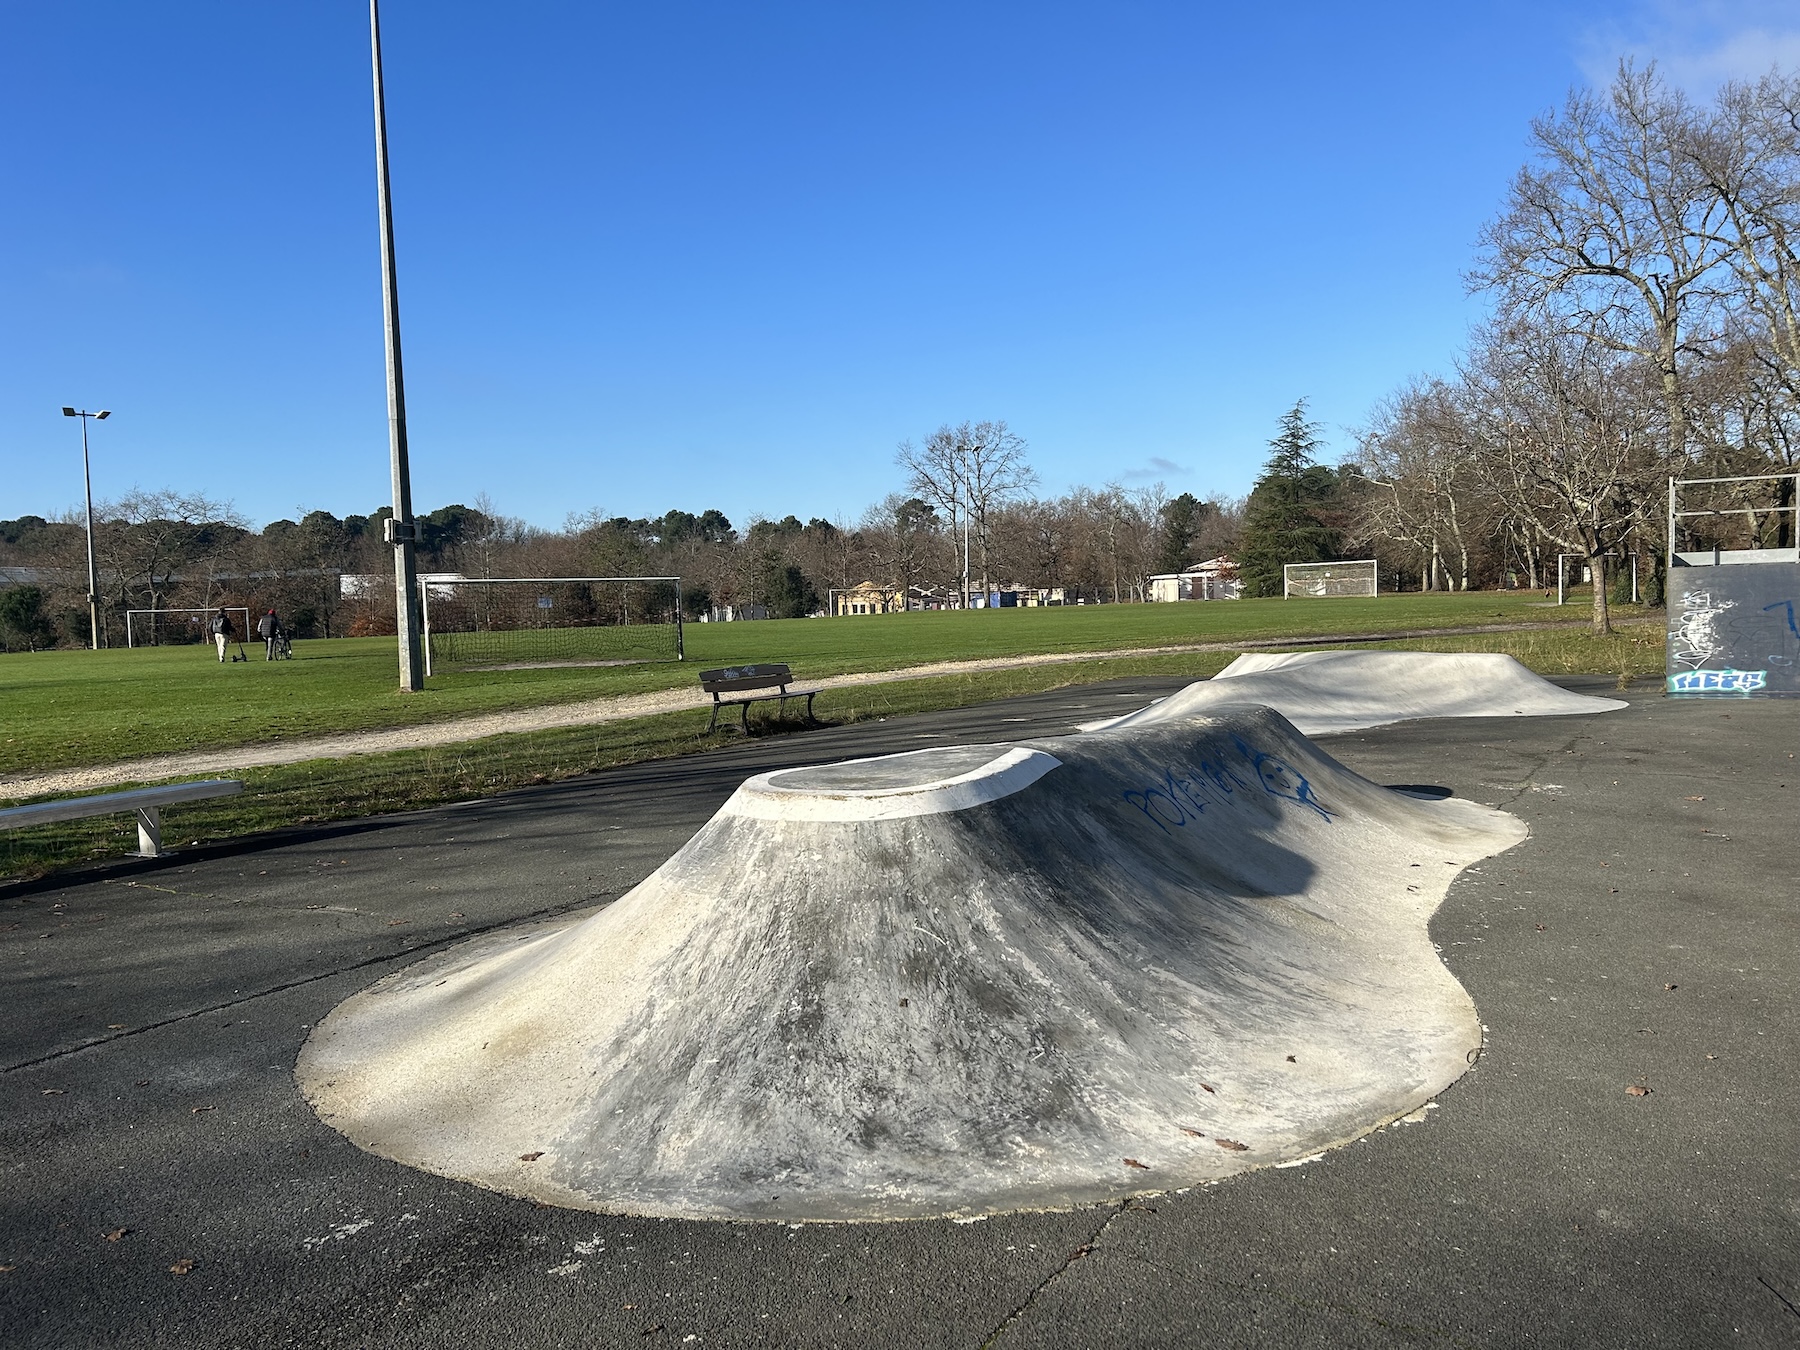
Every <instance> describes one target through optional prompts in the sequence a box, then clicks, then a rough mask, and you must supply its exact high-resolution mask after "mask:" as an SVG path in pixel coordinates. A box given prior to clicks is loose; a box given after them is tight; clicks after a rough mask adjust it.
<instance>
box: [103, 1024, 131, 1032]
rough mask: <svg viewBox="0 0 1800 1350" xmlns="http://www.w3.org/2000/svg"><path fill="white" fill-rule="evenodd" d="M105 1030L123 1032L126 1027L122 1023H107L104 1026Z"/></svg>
mask: <svg viewBox="0 0 1800 1350" xmlns="http://www.w3.org/2000/svg"><path fill="white" fill-rule="evenodd" d="M106 1029H107V1030H108V1031H124V1030H126V1026H125V1024H124V1023H123V1022H108V1023H107V1024H106Z"/></svg>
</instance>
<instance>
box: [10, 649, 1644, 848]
mask: <svg viewBox="0 0 1800 1350" xmlns="http://www.w3.org/2000/svg"><path fill="white" fill-rule="evenodd" d="M1376 645H1379V646H1381V647H1385V648H1390V649H1395V650H1411V651H1502V652H1508V653H1510V654H1512V655H1513V656H1516V657H1517V658H1518V659H1519V660H1520V661H1522V662H1524V663H1525V664H1526V665H1527V666H1530V667H1531V668H1532V669H1533V670H1536V671H1538V672H1540V673H1541V674H1545V675H1570V674H1609V675H1613V676H1615V677H1616V678H1617V679H1618V680H1620V681H1621V682H1628V681H1630V680H1631V679H1634V678H1642V677H1648V678H1659V677H1660V676H1661V673H1662V663H1663V651H1662V638H1661V634H1660V633H1659V632H1657V631H1656V630H1655V629H1649V630H1642V629H1640V630H1639V631H1637V632H1631V631H1626V632H1621V633H1618V634H1615V635H1614V636H1612V637H1610V638H1604V639H1595V638H1591V637H1589V636H1588V635H1587V634H1586V633H1585V632H1583V631H1581V630H1579V629H1574V630H1570V629H1555V630H1538V631H1532V632H1510V633H1489V634H1478V635H1469V636H1446V637H1439V638H1421V639H1411V640H1407V641H1398V642H1387V643H1380V644H1376ZM384 653H385V654H386V655H388V656H389V657H390V658H391V648H388V649H384ZM1231 659H1232V654H1231V653H1229V652H1219V653H1212V652H1188V653H1170V654H1164V655H1151V656H1134V657H1119V658H1097V659H1095V660H1092V661H1076V662H1070V663H1067V664H1061V665H1055V666H1027V667H1022V668H1018V669H1012V670H999V671H984V672H980V673H976V674H962V675H949V676H940V677H936V678H932V679H921V680H904V681H896V682H894V683H891V684H878V685H863V686H856V687H852V688H846V689H836V690H830V691H828V692H827V693H825V694H822V695H821V696H820V697H819V700H818V712H819V715H820V717H821V718H823V719H825V720H828V721H831V722H837V723H847V722H859V721H867V720H869V719H872V718H880V717H897V716H903V715H905V714H907V713H913V712H927V711H932V710H935V709H940V708H954V707H964V706H967V705H969V704H974V703H983V702H987V701H990V700H993V699H1000V698H1008V697H1012V696H1015V695H1019V694H1030V693H1039V692H1042V691H1044V690H1048V689H1057V688H1062V687H1065V686H1068V685H1078V684H1087V683H1092V682H1094V681H1097V680H1109V679H1121V678H1128V677H1134V676H1149V675H1181V676H1186V677H1188V678H1192V679H1203V678H1205V677H1207V676H1210V675H1213V674H1216V673H1217V672H1218V671H1219V670H1220V669H1221V668H1222V667H1224V666H1225V665H1226V664H1227V663H1228V662H1229V661H1230V660H1231ZM788 725H789V727H790V728H792V727H794V726H796V725H797V724H794V723H791V722H790V723H789V724H788ZM737 735H738V733H737V732H735V731H731V730H722V731H716V732H714V733H712V734H711V735H708V734H707V731H706V713H705V712H703V711H702V712H681V713H670V714H666V715H663V716H659V717H646V718H640V719H637V720H634V721H628V722H614V723H608V724H604V725H599V726H593V727H569V728H562V729H559V730H555V731H541V732H531V733H526V734H521V735H510V736H493V737H489V738H487V739H485V740H479V741H470V742H465V743H462V744H458V745H452V746H443V747H437V748H432V749H423V750H404V751H396V752H394V753H391V754H381V755H357V756H354V757H352V758H349V759H340V760H313V761H309V762H307V763H303V764H292V765H281V766H276V767H270V768H262V769H248V770H243V771H241V772H239V773H238V774H237V775H236V776H238V777H241V778H242V779H243V780H244V784H245V790H244V795H243V796H241V797H232V798H227V799H224V800H221V801H216V802H201V803H195V804H193V805H190V806H181V807H176V808H172V809H171V810H170V811H169V812H167V813H166V817H165V819H166V827H165V828H166V835H167V838H168V839H169V840H170V842H171V843H172V844H176V845H183V844H188V843H190V842H202V841H207V842H210V841H217V840H222V839H228V838H233V837H237V836H240V835H245V834H253V833H258V832H261V831H265V830H272V829H279V828H281V827H283V826H289V825H306V824H320V823H324V822H328V821H334V820H348V819H355V818H358V817H362V816H369V815H377V814H382V813H385V812H392V811H401V810H408V809H414V808H418V807H425V806H433V805H441V804H444V803H448V802H457V801H468V800H471V799H473V798H477V797H487V796H492V795H493V794H494V793H497V792H504V791H506V790H507V789H509V788H516V787H524V786H528V785H530V784H533V783H544V782H555V781H559V780H562V779H566V778H572V777H576V776H578V775H580V774H584V773H592V772H594V771H596V770H599V769H605V768H610V767H614V766H617V765H621V764H631V763H637V762H641V761H643V760H648V759H665V758H670V757H673V756H678V755H687V754H695V753H700V752H704V751H706V750H709V749H711V748H713V747H714V746H717V745H721V744H730V743H733V742H734V741H735V740H736V739H737ZM136 842H137V836H136V832H135V829H134V826H133V825H132V823H131V819H130V817H126V816H111V817H101V818H98V819H94V820H88V821H77V822H71V823H69V824H64V825H49V826H41V827H39V828H37V829H32V830H20V831H16V832H12V833H4V832H0V876H5V877H13V878H18V877H31V876H39V875H42V874H44V873H45V872H48V871H51V870H54V869H55V868H58V867H64V866H68V865H70V864H73V863H79V862H84V861H91V860H95V859H100V858H107V857H116V856H119V855H122V854H125V853H128V852H130V851H131V850H132V849H133V848H134V847H135V846H136Z"/></svg>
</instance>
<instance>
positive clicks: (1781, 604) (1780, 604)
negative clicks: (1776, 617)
mask: <svg viewBox="0 0 1800 1350" xmlns="http://www.w3.org/2000/svg"><path fill="white" fill-rule="evenodd" d="M1772 609H1785V610H1786V611H1787V623H1788V632H1790V633H1792V634H1793V635H1794V636H1795V637H1797V638H1800V627H1795V625H1794V602H1793V601H1792V600H1777V601H1776V602H1775V603H1774V604H1772V605H1764V606H1763V613H1764V614H1767V613H1768V612H1769V611H1770V610H1772Z"/></svg>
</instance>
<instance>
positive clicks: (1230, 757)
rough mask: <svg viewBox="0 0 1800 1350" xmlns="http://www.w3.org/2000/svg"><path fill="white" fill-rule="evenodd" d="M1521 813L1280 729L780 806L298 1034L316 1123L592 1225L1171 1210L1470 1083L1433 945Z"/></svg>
mask: <svg viewBox="0 0 1800 1350" xmlns="http://www.w3.org/2000/svg"><path fill="white" fill-rule="evenodd" d="M1524 836H1525V828H1524V826H1523V825H1522V824H1521V823H1520V822H1519V821H1517V820H1516V819H1514V818H1513V817H1511V816H1508V815H1505V814H1503V813H1501V812H1498V811H1494V810H1491V809H1488V808H1486V807H1482V806H1477V805H1475V804H1472V803H1469V802H1465V801H1457V800H1449V801H1421V800H1417V799H1414V798H1411V797H1407V796H1404V795H1402V794H1400V793H1396V792H1390V791H1388V790H1386V789H1384V788H1381V787H1378V786H1376V785H1375V784H1373V783H1370V782H1368V781H1366V780H1364V779H1362V778H1360V777H1358V776H1357V775H1355V774H1354V773H1351V772H1350V771H1349V770H1348V769H1346V768H1344V767H1343V766H1342V765H1340V764H1338V763H1337V762H1336V761H1334V760H1333V759H1331V758H1330V756H1328V755H1326V754H1324V753H1323V752H1322V751H1320V750H1319V749H1318V748H1317V747H1316V746H1314V745H1312V744H1311V743H1310V742H1308V741H1307V740H1306V739H1305V738H1304V737H1302V736H1300V735H1299V734H1298V733H1297V732H1296V731H1295V730H1294V728H1293V727H1292V726H1291V725H1290V724H1289V723H1288V722H1287V721H1285V720H1284V719H1283V718H1282V717H1280V716H1279V715H1278V714H1276V713H1274V712H1272V711H1270V710H1269V709H1266V708H1250V709H1237V710H1234V711H1232V712H1231V713H1229V714H1227V715H1222V716H1216V717H1206V716H1199V715H1174V714H1164V715H1163V716H1162V717H1161V718H1160V719H1159V720H1157V721H1155V722H1153V723H1150V724H1146V725H1141V726H1132V727H1121V728H1119V729H1116V730H1112V731H1104V732H1098V733H1095V734H1091V735H1085V736H1072V737H1062V738H1056V739H1053V740H1047V741H1039V742H1032V743H1027V744H1021V745H990V746H971V747H958V748H953V749H941V750H926V751H918V752H915V753H913V754H909V755H896V756H891V757H887V758H882V759H873V760H863V761H859V762H855V763H850V764H839V765H831V766H823V767H817V768H808V769H796V770H789V771H785V772H781V773H774V774H766V775H763V776H761V777H759V778H755V779H752V780H750V781H749V782H747V783H746V784H744V786H743V787H742V788H740V789H739V791H738V792H737V794H736V795H734V796H733V797H732V799H731V800H730V801H729V802H728V803H727V804H726V805H725V806H724V807H723V808H722V809H721V810H720V811H719V812H718V813H717V814H716V815H715V816H714V817H713V818H712V820H710V821H709V822H708V823H707V824H706V825H705V826H704V827H702V829H701V830H700V831H699V833H697V834H696V835H695V836H694V837H693V839H692V840H690V841H689V842H688V843H687V844H686V845H685V846H684V847H683V848H682V849H681V850H680V851H679V852H677V853H676V854H675V855H674V856H673V857H672V858H670V859H669V860H668V862H666V863H665V864H664V865H663V866H662V867H661V868H659V869H658V870H657V871H656V872H655V873H654V874H652V875H651V876H650V877H649V878H647V879H646V880H645V881H644V882H643V883H642V884H641V885H639V886H638V887H636V888H635V889H634V890H632V891H631V892H630V893H629V894H628V895H626V896H624V897H623V898H622V899H620V900H619V901H617V902H616V903H614V904H613V905H611V906H610V907H608V908H607V909H605V910H602V911H601V912H599V913H598V914H595V915H594V916H592V917H591V918H588V919H586V920H584V921H581V922H576V923H571V924H568V925H565V926H563V927H560V928H557V929H554V930H539V931H535V932H529V933H525V934H517V933H514V934H508V935H500V936H497V937H494V938H490V939H486V940H483V941H480V942H477V943H473V944H470V945H468V946H466V947H464V948H462V949H460V950H457V951H454V952H451V953H447V954H445V955H443V956H441V957H438V958H435V959H430V960H426V961H423V962H421V963H420V964H418V965H416V966H414V967H411V968H409V969H408V970H405V971H402V972H400V973H399V974H397V975H394V976H390V977H389V978H387V979H385V980H383V981H381V982H380V983H379V984H376V985H374V986H373V987H372V988H370V989H368V990H365V991H364V992H363V993H361V994H358V995H356V996H355V997H353V998H351V999H350V1000H348V1001H347V1002H346V1003H344V1004H343V1005H342V1006H340V1007H339V1008H338V1009H337V1010H336V1011H334V1012H333V1013H332V1014H331V1015H330V1017H328V1018H327V1019H326V1020H325V1021H324V1022H323V1023H321V1024H320V1026H319V1027H318V1028H317V1029H316V1030H315V1031H314V1033H313V1036H312V1038H311V1040H309V1041H308V1043H307V1045H306V1047H305V1049H304V1051H303V1052H302V1055H301V1059H300V1065H299V1069H298V1076H299V1080H300V1083H301V1086H302V1088H303V1090H304V1091H305V1093H306V1095H307V1096H308V1098H309V1099H310V1100H311V1101H312V1103H313V1105H314V1106H315V1107H316V1108H317V1110H318V1112H319V1114H320V1115H321V1117H322V1118H324V1119H325V1120H326V1121H328V1122H329V1123H330V1124H331V1125H333V1126H335V1127H336V1128H337V1129H339V1130H341V1131H343V1132H344V1133H345V1134H347V1135H348V1136H349V1137H350V1138H351V1139H352V1140H354V1141H355V1142H356V1143H357V1144H359V1145H361V1146H362V1147H364V1148H367V1149H369V1150H372V1151H373V1152H375V1153H378V1154H381V1155H383V1156H385V1157H389V1158H393V1159H396V1160H398V1161H400V1162H404V1163H408V1164H411V1165H413V1166H415V1167H420V1168H424V1169H427V1170H429V1171H432V1172H437V1173H441V1174H443V1175H445V1176H449V1177H457V1178H461V1179H464V1180H467V1181H471V1182H474V1183H476V1184H478V1185H482V1186H487V1187H491V1188H493V1189H496V1190H499V1191H504V1192H507V1193H510V1194H513V1195H518V1196H526V1197H531V1198H533V1199H538V1200H543V1201H546V1202H549V1203H552V1204H557V1205H564V1206H570V1207H576V1208H584V1209H595V1210H607V1211H616V1212H626V1213H634V1214H647V1215H661V1216H685V1217H714V1218H739V1219H783V1220H803V1219H825V1220H851V1219H895V1218H914V1217H924V1216H932V1215H972V1214H985V1213H991V1212H998V1211H1004V1210H1011V1209H1036V1208H1057V1207H1064V1206H1070V1205H1075V1204H1081V1203H1086V1202H1092V1201H1100V1200H1107V1199H1117V1198H1119V1197H1123V1196H1127V1195H1131V1194H1137V1193H1143V1192H1146V1191H1156V1190H1164V1189H1169V1188H1174V1187H1179V1186H1185V1185H1189V1184H1192V1183H1196V1182H1202V1181H1207V1180H1210V1179H1214V1178H1217V1177H1221V1176H1224V1175H1227V1174H1229V1173H1233V1172H1238V1171H1242V1170H1245V1169H1247V1168H1251V1167H1258V1166H1265V1165H1268V1164H1272V1163H1277V1162H1283V1161H1287V1160H1291V1159H1296V1158H1301V1157H1305V1156H1308V1155H1310V1154H1312V1153H1315V1152H1317V1151H1318V1150H1320V1149H1323V1148H1325V1147H1327V1146H1329V1145H1332V1144H1336V1143H1340V1142H1343V1141H1345V1140H1348V1139H1351V1138H1354V1137H1356V1136H1358V1135H1360V1134H1362V1133H1364V1132H1366V1131H1367V1130H1369V1129H1371V1128H1372V1127H1374V1126H1376V1125H1378V1124H1380V1123H1382V1122H1384V1121H1386V1120H1389V1119H1391V1118H1393V1117H1395V1116H1397V1115H1400V1114H1404V1113H1406V1112H1409V1111H1412V1110H1414V1109H1416V1108H1417V1107H1418V1106H1419V1105H1420V1104H1422V1103H1423V1102H1424V1101H1426V1100H1427V1099H1428V1098H1430V1097H1431V1096H1433V1095H1434V1094H1435V1093H1437V1092H1438V1091H1440V1090H1441V1089H1442V1088H1443V1087H1444V1086H1445V1085H1447V1084H1449V1083H1450V1082H1452V1081H1453V1080H1455V1079H1456V1078H1457V1077H1458V1076H1459V1075H1460V1074H1461V1073H1463V1072H1464V1070H1465V1069H1466V1068H1467V1067H1468V1065H1469V1063H1470V1062H1471V1061H1472V1059H1473V1057H1474V1055H1475V1053H1476V1051H1477V1050H1478V1048H1479V1047H1480V1045H1481V1027H1480V1023H1479V1021H1478V1019H1477V1016H1476V1013H1475V1008H1474V1006H1473V1004H1472V1003H1471V1001H1470V999H1469V997H1468V995H1467V994H1466V993H1465V992H1464V991H1463V989H1462V987H1461V986H1460V985H1459V984H1458V983H1457V982H1456V981H1455V980H1454V979H1453V978H1452V977H1451V975H1450V974H1449V972H1448V971H1447V970H1445V968H1444V967H1443V965H1442V964H1441V963H1440V961H1439V960H1438V957H1437V954H1436V952H1435V951H1434V949H1433V948H1432V945H1431V942H1430V940H1429V939H1428V937H1427V934H1426V921H1427V919H1428V918H1429V917H1430V915H1431V913H1432V911H1433V910H1434V909H1435V908H1436V907H1437V905H1438V903H1439V901H1440V900H1441V899H1442V897H1443V895H1444V893H1445V891H1446V890H1447V888H1448V886H1449V884H1450V881H1451V879H1452V878H1454V877H1455V876H1456V875H1457V873H1458V871H1459V870H1460V869H1461V868H1462V867H1464V866H1465V865H1467V864H1468V863H1470V862H1472V861H1474V860H1476V859H1478V858H1481V857H1485V856H1487V855H1489V854H1492V853H1496V852H1498V851H1499V850H1501V849H1504V848H1507V847H1510V846H1511V845H1512V844H1514V843H1517V842H1518V841H1519V840H1521V839H1522V838H1524Z"/></svg>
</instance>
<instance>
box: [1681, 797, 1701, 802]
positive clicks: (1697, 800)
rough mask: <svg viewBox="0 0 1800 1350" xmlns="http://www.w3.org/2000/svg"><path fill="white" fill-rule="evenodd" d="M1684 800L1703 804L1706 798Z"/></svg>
mask: <svg viewBox="0 0 1800 1350" xmlns="http://www.w3.org/2000/svg"><path fill="white" fill-rule="evenodd" d="M1685 800H1687V801H1690V802H1703V801H1705V800H1706V798H1704V797H1688V798H1686V799H1685Z"/></svg>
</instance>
